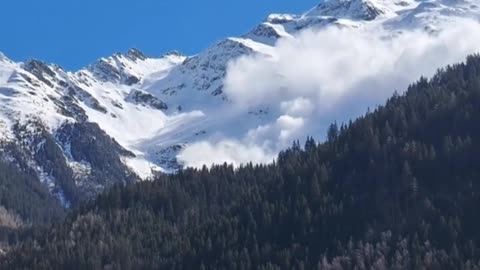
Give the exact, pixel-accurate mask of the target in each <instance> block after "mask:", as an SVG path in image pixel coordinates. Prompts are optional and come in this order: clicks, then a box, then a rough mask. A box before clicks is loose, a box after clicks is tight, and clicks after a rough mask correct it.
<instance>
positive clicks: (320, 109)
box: [178, 19, 480, 167]
mask: <svg viewBox="0 0 480 270" xmlns="http://www.w3.org/2000/svg"><path fill="white" fill-rule="evenodd" d="M439 29H442V30H439V31H429V32H427V31H426V30H423V29H422V30H411V31H409V30H403V31H392V30H389V29H385V28H383V27H380V26H378V27H362V28H361V29H359V28H350V27H337V26H331V27H327V28H323V29H321V30H318V31H315V30H311V29H310V30H305V31H303V32H301V33H299V34H298V35H296V36H294V37H293V38H292V37H287V38H282V39H280V40H279V41H278V42H277V43H276V45H275V46H274V50H273V53H272V54H271V55H264V54H255V55H249V56H242V57H240V58H238V59H236V60H234V61H231V62H230V63H229V65H228V69H227V75H226V78H225V81H224V84H225V93H226V94H227V96H228V97H229V98H230V99H231V101H232V104H233V106H234V107H235V108H237V109H238V110H239V111H242V110H243V111H245V110H246V109H247V110H248V109H251V108H269V111H270V113H271V114H270V115H269V117H270V119H269V122H268V123H266V124H264V125H261V126H258V127H256V128H253V129H250V130H248V131H247V132H245V133H244V134H239V135H238V136H237V137H234V138H232V137H219V136H217V137H216V139H215V140H206V141H201V142H197V143H193V144H191V145H189V146H187V148H186V149H185V150H184V151H182V152H181V153H180V155H179V156H178V158H179V160H180V161H181V162H183V163H184V164H185V165H187V166H194V167H198V166H201V165H203V164H212V163H223V162H224V161H226V162H227V163H233V164H234V165H239V164H242V163H246V162H250V161H252V162H255V163H264V162H271V161H272V160H273V159H274V157H275V155H276V154H277V153H278V152H279V151H280V150H282V149H284V148H285V147H288V146H289V145H290V144H291V143H292V141H293V140H295V139H300V140H302V139H305V137H306V136H307V135H312V136H314V137H316V138H317V139H322V138H323V137H324V134H325V131H326V128H327V127H328V125H330V123H332V122H334V121H337V122H344V121H348V120H349V119H352V118H355V117H357V116H359V115H360V114H362V113H365V112H366V110H367V108H373V107H375V106H377V105H379V104H382V103H384V102H385V101H386V99H387V98H388V97H390V96H391V95H392V94H393V93H394V91H398V92H402V91H404V90H406V88H407V87H408V85H409V84H410V83H412V82H414V81H415V80H417V79H419V78H420V76H427V77H429V76H432V75H433V74H434V73H435V72H436V70H437V69H438V68H440V67H443V66H446V65H448V64H452V63H456V62H461V61H463V60H464V59H465V57H466V56H467V55H468V54H472V53H476V52H478V51H479V49H480V48H479V44H480V24H479V23H478V22H475V21H472V20H464V19H455V20H450V21H449V22H448V24H446V25H442V26H441V27H439ZM232 125H235V123H232Z"/></svg>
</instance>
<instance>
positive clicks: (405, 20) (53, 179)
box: [0, 0, 480, 208]
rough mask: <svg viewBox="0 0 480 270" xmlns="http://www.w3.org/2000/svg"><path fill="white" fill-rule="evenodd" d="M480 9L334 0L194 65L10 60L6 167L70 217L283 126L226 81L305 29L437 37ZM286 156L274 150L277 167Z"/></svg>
mask: <svg viewBox="0 0 480 270" xmlns="http://www.w3.org/2000/svg"><path fill="white" fill-rule="evenodd" d="M479 4H480V2H478V1H477V0H431V1H414V0H330V1H325V2H322V3H320V4H319V5H318V6H316V7H314V8H312V9H311V10H310V11H308V12H306V13H304V14H301V15H293V14H272V15H270V16H268V17H267V18H266V19H265V21H263V22H262V23H261V24H259V25H258V26H256V27H254V28H253V29H252V30H251V31H250V32H248V33H246V34H245V35H243V36H241V37H235V38H233V37H232V38H227V39H224V40H222V41H220V42H218V43H216V44H214V45H212V46H211V47H209V48H207V49H206V50H204V51H202V52H200V53H199V54H197V55H194V56H185V55H182V54H181V53H178V52H171V53H167V54H165V55H162V56H160V57H158V58H152V57H149V56H146V55H144V54H143V53H142V52H141V51H140V50H137V49H131V50H129V51H128V52H126V53H116V54H114V55H112V56H110V57H105V58H101V59H99V60H97V61H96V62H95V63H92V64H91V65H89V66H87V67H85V68H82V69H80V70H78V71H67V70H65V69H63V68H62V67H60V66H58V65H55V64H49V63H45V62H42V61H40V60H35V59H29V60H26V61H25V62H21V63H16V62H13V61H11V60H9V59H8V58H7V56H4V55H0V140H1V144H0V147H1V151H0V155H1V156H0V160H1V163H2V166H6V167H8V168H9V170H11V171H12V173H13V172H15V173H17V174H19V175H23V176H24V177H26V178H28V179H30V180H29V181H30V182H31V181H33V180H32V179H35V181H37V182H38V183H40V185H38V186H35V189H36V190H37V191H36V192H37V193H38V192H40V191H39V190H42V189H45V190H46V191H47V192H45V194H50V195H48V196H53V197H54V199H55V200H56V201H58V202H59V203H60V204H61V205H62V206H63V207H67V208H68V207H70V206H72V205H75V204H77V203H78V202H79V201H82V200H85V199H88V198H91V197H92V196H94V195H95V194H98V193H99V192H101V191H102V190H104V189H105V188H106V187H109V186H112V185H113V184H115V183H133V182H136V181H139V180H144V179H148V178H151V177H153V176H154V175H156V174H158V173H165V172H166V173H171V172H174V171H176V170H178V169H179V168H181V167H182V166H184V165H188V164H184V163H182V160H181V159H179V158H178V157H179V155H181V153H182V151H183V150H184V149H185V148H186V147H188V146H189V145H191V144H194V143H196V142H201V141H209V140H214V139H215V138H218V137H219V136H225V137H229V138H236V139H240V138H242V137H243V136H245V134H248V133H249V132H250V131H251V130H254V129H256V128H257V127H259V126H262V125H265V124H267V123H270V122H272V121H280V120H282V119H281V116H282V112H281V110H280V109H279V108H278V106H275V104H268V103H262V104H253V105H252V106H249V107H247V108H246V109H243V110H238V109H235V107H234V106H233V105H232V103H233V102H234V101H233V100H232V97H231V96H230V95H229V93H228V91H226V87H225V78H226V76H227V75H228V74H227V72H228V67H229V65H230V63H232V61H235V60H236V59H238V58H239V57H244V56H249V55H261V56H262V57H269V58H271V59H273V60H272V61H275V57H276V51H275V46H276V43H277V41H278V40H282V39H296V38H297V35H298V34H299V33H301V32H302V31H303V30H305V29H310V30H312V29H313V30H319V29H323V28H326V27H335V28H348V29H358V31H362V29H363V30H364V29H377V28H382V29H384V30H385V31H387V33H390V34H391V35H392V36H394V35H402V33H403V32H404V31H410V30H412V29H413V30H418V31H423V32H426V33H428V34H430V35H436V34H437V33H439V32H441V31H442V27H443V25H445V24H447V23H450V22H452V21H455V20H457V19H458V20H460V19H462V20H463V19H465V18H470V19H473V20H477V19H478V18H480V7H479ZM465 56H466V55H465ZM435 68H439V67H435ZM419 75H421V74H419ZM247 90H248V89H246V90H245V91H247ZM326 124H328V123H326ZM301 135H302V136H307V135H311V134H301ZM288 139H289V141H288V143H291V141H293V140H294V139H304V138H302V137H300V138H290V137H288ZM279 150H281V149H278V147H272V153H271V154H272V155H271V160H273V158H274V157H275V156H276V154H278V151H279ZM252 159H254V158H252ZM222 161H227V162H228V161H229V160H219V162H222ZM252 161H254V162H255V161H256V160H252ZM207 165H210V164H207ZM237 165H238V164H237ZM30 185H37V184H33V183H31V184H30ZM42 192H43V191H42ZM42 194H43V193H42ZM42 196H43V197H42ZM42 196H41V197H42V198H44V199H45V196H47V195H45V196H44V195H42ZM48 196H47V197H48ZM49 200H50V199H49Z"/></svg>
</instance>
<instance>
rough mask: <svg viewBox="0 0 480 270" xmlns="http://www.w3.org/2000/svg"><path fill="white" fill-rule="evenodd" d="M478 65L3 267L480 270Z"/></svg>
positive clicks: (88, 210) (156, 187)
mask: <svg viewBox="0 0 480 270" xmlns="http://www.w3.org/2000/svg"><path fill="white" fill-rule="evenodd" d="M479 120H480V56H478V55H477V56H471V57H468V59H467V62H466V63H464V64H458V65H455V66H450V67H446V68H445V69H444V70H442V71H440V72H439V73H438V74H436V75H435V76H434V77H433V78H432V79H430V80H427V79H425V78H422V79H420V80H419V81H418V82H416V83H415V84H413V85H411V86H410V87H409V89H408V91H407V92H406V94H405V95H401V96H400V95H395V96H393V97H391V99H390V100H389V101H388V102H387V104H386V105H385V106H382V107H380V108H378V109H376V110H375V111H374V112H371V113H368V114H366V115H364V116H362V117H360V118H359V119H357V120H356V121H353V122H351V123H350V124H348V126H346V125H342V126H340V127H338V126H337V125H336V124H332V125H331V127H330V129H329V132H328V138H329V139H328V140H327V141H326V142H325V143H322V144H317V143H315V141H313V140H312V139H309V140H307V143H306V144H305V147H304V148H301V147H300V145H299V144H298V143H295V144H294V146H293V147H292V148H290V149H288V150H286V151H284V152H282V153H281V154H280V155H279V157H278V162H277V163H275V164H270V165H252V164H250V165H246V166H244V167H241V168H239V169H234V168H233V167H232V166H229V165H226V164H225V165H218V166H214V167H212V168H211V169H206V168H203V169H187V170H182V171H180V172H179V173H178V174H172V175H162V176H161V177H159V178H158V179H157V180H156V181H151V182H150V181H146V182H142V183H137V184H134V185H130V186H126V187H125V186H123V187H121V186H116V187H115V188H113V189H112V190H110V191H109V192H106V193H104V194H102V195H101V196H99V197H98V199H97V200H96V201H94V202H91V203H90V204H88V205H86V206H84V207H82V208H81V209H80V210H79V211H78V212H77V213H73V214H72V215H70V216H69V217H68V218H67V219H66V222H65V223H63V224H59V225H57V226H54V227H53V228H52V229H51V230H49V231H48V232H45V231H43V230H39V231H38V233H36V234H34V236H33V239H31V240H29V241H27V242H25V243H22V244H20V245H19V246H18V247H17V248H16V249H14V250H12V251H11V253H8V254H7V255H6V256H4V257H0V266H1V267H2V269H3V268H5V269H31V268H35V269H65V268H69V269H70V268H73V269H164V268H166V269H197V268H198V269H339V270H340V269H352V270H353V269H477V268H478V267H480V263H479V261H480V260H479V259H480V248H479V244H480V232H479V230H478V227H479V226H480V219H479V218H478V211H476V209H477V206H478V203H479V201H480V185H479V182H478V179H479V178H478V177H479V176H480V167H479V166H478V165H479V164H478V163H479V162H478V153H479V151H480V128H479V127H478V124H477V123H478V121H479Z"/></svg>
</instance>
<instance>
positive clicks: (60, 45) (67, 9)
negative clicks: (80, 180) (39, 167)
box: [0, 0, 319, 70]
mask: <svg viewBox="0 0 480 270" xmlns="http://www.w3.org/2000/svg"><path fill="white" fill-rule="evenodd" d="M318 2H319V0H302V1H297V0H260V1H259V0H241V1H240V0H239V1H232V0H42V1H39V0H15V1H2V3H1V4H0V10H2V12H1V15H0V25H1V27H0V37H1V39H0V40H1V41H0V51H1V52H3V53H4V54H5V55H7V56H8V57H9V58H11V59H13V60H15V61H23V60H25V59H27V58H38V59H42V60H45V61H47V62H52V63H57V64H60V65H62V66H64V67H65V68H67V69H69V70H75V69H78V68H80V67H82V66H85V65H87V64H89V63H91V62H93V61H94V60H95V59H97V58H99V57H101V56H108V55H111V54H112V53H114V52H122V51H126V50H127V49H128V48H131V47H135V48H139V49H140V50H142V51H144V52H145V53H146V54H148V55H152V56H156V55H161V54H162V53H164V52H167V51H170V50H174V49H176V50H179V51H181V52H182V53H185V54H188V55H190V54H195V53H197V52H199V51H201V50H202V49H204V48H206V47H207V46H208V45H210V44H212V43H213V42H215V41H218V40H220V39H221V38H224V37H227V36H236V35H240V34H243V33H245V32H246V31H248V30H249V29H251V28H252V27H253V26H255V25H256V24H257V23H259V22H261V21H262V20H263V19H264V18H265V17H266V16H267V15H268V14H270V13H278V12H282V13H283V12H285V13H301V12H304V11H306V10H308V9H309V8H311V7H313V6H315V5H316V4H318Z"/></svg>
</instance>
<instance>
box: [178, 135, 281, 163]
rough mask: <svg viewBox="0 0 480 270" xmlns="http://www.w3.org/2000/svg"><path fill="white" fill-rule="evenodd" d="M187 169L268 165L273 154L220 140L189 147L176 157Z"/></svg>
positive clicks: (252, 146) (255, 146) (257, 147)
mask: <svg viewBox="0 0 480 270" xmlns="http://www.w3.org/2000/svg"><path fill="white" fill-rule="evenodd" d="M177 158H178V159H179V160H180V161H182V162H183V163H184V164H185V165H187V166H189V167H202V166H203V165H208V166H209V165H212V164H223V163H224V162H226V163H228V164H233V165H235V166H238V165H240V164H245V163H248V162H250V161H251V162H253V163H269V162H272V161H273V160H274V158H275V154H274V153H267V152H266V151H265V149H263V148H262V147H259V146H257V145H247V144H246V143H242V142H239V141H235V140H222V141H219V142H216V143H211V142H207V141H203V142H197V143H193V144H191V145H189V146H188V147H187V148H186V149H185V150H184V151H182V153H180V154H179V156H178V157H177Z"/></svg>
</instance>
